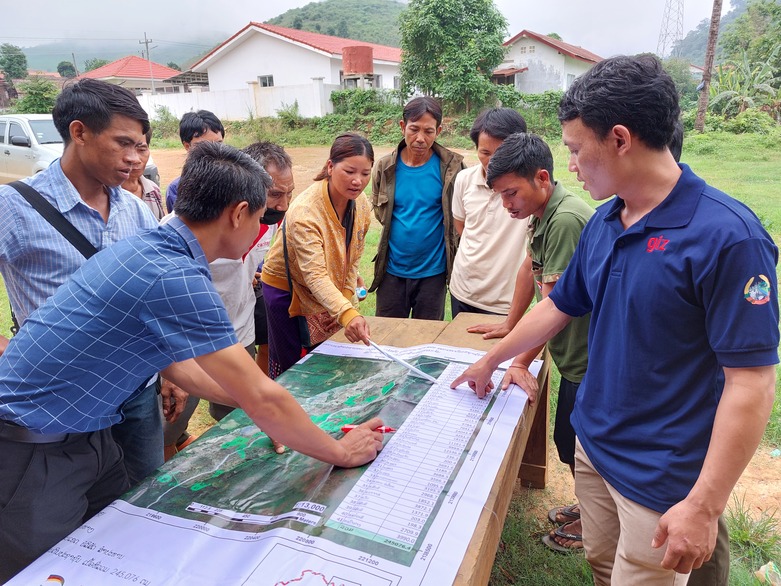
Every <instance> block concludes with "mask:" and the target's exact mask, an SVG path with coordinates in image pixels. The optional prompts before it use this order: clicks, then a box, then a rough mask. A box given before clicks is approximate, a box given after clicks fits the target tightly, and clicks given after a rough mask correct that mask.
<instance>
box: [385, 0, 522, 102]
mask: <svg viewBox="0 0 781 586" xmlns="http://www.w3.org/2000/svg"><path fill="white" fill-rule="evenodd" d="M399 22H400V28H401V49H402V52H403V58H402V62H401V75H402V83H403V89H404V91H405V92H407V93H411V92H412V91H413V90H414V89H418V90H420V91H421V92H423V93H425V94H428V95H435V96H439V97H441V98H442V99H443V100H444V101H445V102H446V103H447V104H449V105H451V106H454V107H455V108H456V109H457V110H461V109H465V110H467V111H470V110H471V109H472V108H474V107H480V106H482V105H483V104H484V103H485V102H486V100H487V99H488V97H489V96H490V95H491V94H492V93H493V84H492V83H491V72H492V71H493V69H494V68H496V66H497V65H499V64H500V63H501V62H502V58H503V57H504V53H505V48H504V46H503V45H502V41H503V39H504V35H505V33H506V31H507V20H505V18H504V16H502V13H501V12H499V10H497V8H496V6H495V5H494V3H493V2H492V0H410V3H409V4H408V6H407V9H406V10H405V11H404V12H403V13H402V15H401V18H400V21H399Z"/></svg>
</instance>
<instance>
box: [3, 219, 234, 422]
mask: <svg viewBox="0 0 781 586" xmlns="http://www.w3.org/2000/svg"><path fill="white" fill-rule="evenodd" d="M236 343H237V340H236V334H235V333H234V331H233V326H232V325H231V323H230V320H229V319H228V314H227V312H226V311H225V307H224V306H223V304H222V301H221V300H220V296H219V295H218V294H217V291H215V289H214V287H213V286H212V283H211V276H210V273H209V265H208V263H207V262H206V257H205V256H204V253H203V249H202V248H201V246H200V244H199V243H198V240H197V239H196V237H195V236H194V235H193V233H192V232H191V231H190V230H189V228H187V226H186V225H185V224H184V223H183V222H182V221H181V220H179V219H178V218H175V219H173V220H171V222H169V223H168V224H167V225H165V226H161V227H160V228H158V229H157V230H153V231H146V232H143V233H141V234H139V235H137V236H132V237H129V238H126V239H125V240H123V241H122V242H120V243H118V244H116V245H114V246H111V247H110V248H108V249H106V250H103V251H101V252H99V253H98V254H96V255H95V256H93V257H92V258H91V259H89V260H88V261H87V262H86V263H84V265H83V266H82V267H81V268H80V269H79V270H77V271H76V272H75V273H74V274H73V277H72V278H71V279H69V280H68V281H67V282H66V283H65V284H64V285H63V286H62V287H60V288H59V289H58V290H57V292H56V293H55V294H54V296H53V297H52V298H51V299H50V300H49V301H47V302H46V303H45V304H44V305H42V306H41V307H40V308H39V309H38V310H36V311H35V312H33V313H32V314H31V315H30V316H29V318H28V320H27V323H26V324H25V326H24V327H23V328H22V330H21V331H20V332H19V334H17V335H16V336H15V337H14V338H13V339H12V340H11V342H10V344H9V345H8V349H7V350H6V351H5V353H4V354H3V357H2V359H1V360H0V419H2V420H5V421H10V422H13V423H15V424H17V425H21V426H23V427H26V428H28V429H32V430H35V431H39V432H42V433H64V432H68V433H69V432H87V431H95V430H99V429H103V428H105V427H109V426H110V425H113V424H115V423H118V422H120V421H121V420H122V415H121V413H120V411H119V407H120V406H121V405H122V403H124V402H125V401H126V400H127V399H128V398H130V397H131V395H132V394H133V392H134V391H135V390H136V389H138V387H139V386H140V385H141V383H143V382H144V381H145V380H146V379H147V378H149V377H150V376H151V375H153V374H154V373H156V372H157V371H159V370H161V369H163V368H165V367H167V366H169V365H170V364H171V363H172V362H178V361H182V360H187V359H189V358H195V357H197V356H201V355H203V354H208V353H211V352H215V351H217V350H221V349H223V348H227V347H228V346H231V345H233V344H236Z"/></svg>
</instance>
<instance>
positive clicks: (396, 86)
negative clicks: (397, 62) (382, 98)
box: [393, 75, 401, 90]
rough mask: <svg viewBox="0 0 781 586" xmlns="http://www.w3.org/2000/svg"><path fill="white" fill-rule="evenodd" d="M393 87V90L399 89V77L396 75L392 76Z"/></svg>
mask: <svg viewBox="0 0 781 586" xmlns="http://www.w3.org/2000/svg"><path fill="white" fill-rule="evenodd" d="M393 89H394V90H400V89H401V77H400V76H398V75H394V76H393Z"/></svg>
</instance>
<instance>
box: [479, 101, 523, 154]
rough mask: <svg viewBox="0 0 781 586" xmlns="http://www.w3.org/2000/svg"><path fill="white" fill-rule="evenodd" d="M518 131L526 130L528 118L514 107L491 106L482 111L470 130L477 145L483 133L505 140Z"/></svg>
mask: <svg viewBox="0 0 781 586" xmlns="http://www.w3.org/2000/svg"><path fill="white" fill-rule="evenodd" d="M516 132H526V120H524V119H523V116H521V115H520V114H519V113H518V112H517V111H515V110H513V109H512V108H491V109H490V110H484V111H483V112H480V115H479V116H478V117H477V118H475V122H474V124H472V130H470V131H469V138H471V139H472V142H473V143H475V146H477V141H478V139H479V138H480V135H481V134H482V133H486V134H487V135H488V136H490V137H492V138H496V139H499V140H504V139H505V138H507V137H508V136H510V135H511V134H515V133H516Z"/></svg>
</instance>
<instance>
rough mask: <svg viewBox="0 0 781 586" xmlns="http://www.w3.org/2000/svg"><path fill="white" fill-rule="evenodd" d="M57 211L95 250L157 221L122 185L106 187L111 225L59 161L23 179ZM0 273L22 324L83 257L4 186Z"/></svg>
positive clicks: (1, 192)
mask: <svg viewBox="0 0 781 586" xmlns="http://www.w3.org/2000/svg"><path fill="white" fill-rule="evenodd" d="M23 181H24V182H25V183H27V184H28V185H30V186H31V187H33V188H35V189H36V190H38V192H39V193H40V194H41V195H42V196H43V197H44V198H45V199H47V200H48V201H49V203H51V204H52V205H54V207H55V208H57V209H58V210H59V211H60V212H61V213H62V214H63V215H64V216H65V217H66V218H67V219H68V221H70V223H71V224H73V225H74V226H75V227H76V228H78V230H79V231H80V232H81V233H82V234H84V236H86V237H87V240H89V241H90V242H91V243H92V244H93V246H95V248H97V249H98V250H102V249H104V248H106V247H107V246H109V245H110V244H113V243H115V242H117V241H119V240H122V239H123V238H127V237H128V236H131V235H133V234H136V233H137V232H138V231H139V230H141V229H152V228H156V227H157V220H155V217H154V216H153V215H152V213H151V211H150V210H149V208H148V207H147V206H146V205H145V204H144V202H142V201H141V200H140V199H139V198H137V197H135V196H134V195H133V194H131V193H128V192H127V191H125V190H123V189H121V188H119V187H111V188H108V191H109V216H108V221H107V222H106V221H104V220H103V217H102V216H101V215H100V213H98V212H97V211H96V210H94V209H92V208H91V207H89V206H88V205H87V204H86V203H84V200H82V199H81V196H80V195H79V193H78V191H76V188H75V187H74V186H73V184H72V183H71V182H70V181H69V180H68V178H67V177H66V176H65V174H64V173H63V172H62V166H61V165H60V161H59V160H57V161H54V162H53V163H52V164H51V165H50V166H49V167H48V168H47V169H46V170H44V171H41V172H40V173H38V174H37V175H35V176H34V177H29V178H27V179H24V180H23ZM0 226H1V227H2V228H0V273H2V275H3V280H4V281H5V287H6V289H7V291H8V297H9V299H10V301H11V306H12V307H13V309H14V313H15V314H16V318H17V320H18V321H19V323H22V322H24V320H25V319H27V316H28V315H30V313H32V311H33V310H34V309H35V308H36V307H38V306H39V305H41V304H42V303H43V302H44V301H46V300H47V299H48V298H49V297H51V296H52V295H54V292H55V291H56V290H57V288H58V287H59V286H60V285H62V284H63V283H64V282H65V281H66V280H67V279H68V277H70V276H71V275H72V274H73V272H74V271H75V270H76V269H78V268H79V267H80V266H81V265H82V264H84V260H85V259H84V257H83V256H82V255H81V253H80V252H79V251H78V250H76V249H75V248H74V247H73V245H72V244H71V243H70V242H68V241H67V240H66V239H65V237H64V236H62V235H61V234H60V233H59V232H57V231H56V230H55V229H54V228H53V227H52V225H51V224H49V223H48V222H47V221H46V220H44V219H43V218H42V217H41V215H40V214H39V213H38V212H36V211H35V210H34V209H33V207H32V206H31V205H30V204H29V203H27V201H26V200H25V199H24V198H23V197H22V196H21V195H19V193H18V192H17V191H16V190H15V189H13V188H11V187H8V186H6V185H1V186H0Z"/></svg>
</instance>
